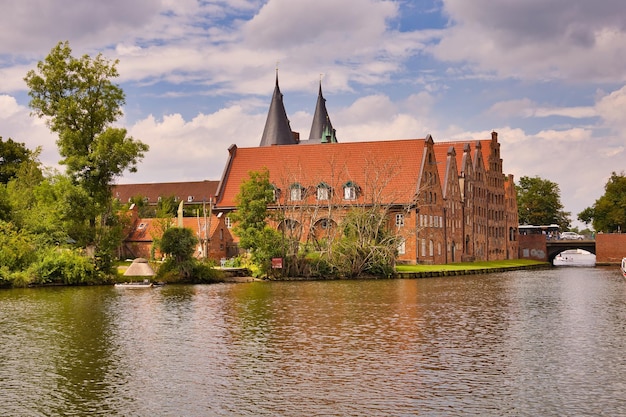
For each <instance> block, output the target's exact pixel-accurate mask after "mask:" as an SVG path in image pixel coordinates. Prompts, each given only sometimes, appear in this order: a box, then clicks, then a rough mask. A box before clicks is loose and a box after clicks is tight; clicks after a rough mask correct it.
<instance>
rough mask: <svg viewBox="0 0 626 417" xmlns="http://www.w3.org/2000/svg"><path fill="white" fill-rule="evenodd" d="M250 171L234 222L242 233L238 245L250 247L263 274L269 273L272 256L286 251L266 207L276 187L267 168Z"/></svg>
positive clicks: (236, 231)
mask: <svg viewBox="0 0 626 417" xmlns="http://www.w3.org/2000/svg"><path fill="white" fill-rule="evenodd" d="M248 175H249V179H248V180H246V181H244V182H242V183H241V186H240V189H239V194H237V197H236V203H237V211H236V212H234V213H233V214H231V218H232V219H233V221H234V222H235V227H234V228H233V231H234V232H235V234H236V235H237V236H239V245H240V246H241V247H242V248H243V249H248V250H250V254H251V256H252V261H253V262H254V263H255V265H256V266H257V267H258V268H259V270H260V272H261V274H268V273H269V271H270V268H271V260H272V258H274V257H279V256H283V255H284V240H283V237H282V235H281V234H280V232H279V231H278V230H276V229H275V228H273V227H271V226H270V225H269V222H270V220H272V219H274V220H276V218H273V216H272V212H271V211H270V210H268V207H267V205H268V203H269V202H272V201H274V187H273V186H272V184H271V183H270V180H269V178H270V175H269V171H268V170H267V169H264V170H262V171H260V172H259V171H251V172H249V173H248Z"/></svg>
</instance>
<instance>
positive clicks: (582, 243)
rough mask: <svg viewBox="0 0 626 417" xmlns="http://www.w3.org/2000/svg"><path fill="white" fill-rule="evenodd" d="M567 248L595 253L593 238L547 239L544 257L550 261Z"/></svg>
mask: <svg viewBox="0 0 626 417" xmlns="http://www.w3.org/2000/svg"><path fill="white" fill-rule="evenodd" d="M568 249H584V250H586V251H588V252H591V253H593V254H594V255H595V254H596V241H595V240H547V241H546V258H547V259H548V262H550V263H552V261H553V260H554V258H555V257H556V255H558V254H559V253H561V252H563V251H566V250H568Z"/></svg>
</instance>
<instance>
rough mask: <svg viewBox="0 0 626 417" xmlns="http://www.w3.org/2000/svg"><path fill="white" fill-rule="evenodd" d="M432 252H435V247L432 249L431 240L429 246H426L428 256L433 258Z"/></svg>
mask: <svg viewBox="0 0 626 417" xmlns="http://www.w3.org/2000/svg"><path fill="white" fill-rule="evenodd" d="M434 250H435V247H434V244H433V241H432V240H431V241H430V244H429V245H428V254H429V255H430V256H433V255H434V254H435V253H434Z"/></svg>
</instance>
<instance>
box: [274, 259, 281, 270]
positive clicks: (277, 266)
mask: <svg viewBox="0 0 626 417" xmlns="http://www.w3.org/2000/svg"><path fill="white" fill-rule="evenodd" d="M282 268H283V258H272V269H282Z"/></svg>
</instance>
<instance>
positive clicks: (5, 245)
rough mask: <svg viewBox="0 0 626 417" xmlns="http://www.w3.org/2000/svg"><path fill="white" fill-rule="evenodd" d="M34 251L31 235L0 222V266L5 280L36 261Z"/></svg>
mask: <svg viewBox="0 0 626 417" xmlns="http://www.w3.org/2000/svg"><path fill="white" fill-rule="evenodd" d="M36 249H37V247H36V245H35V239H34V236H33V235H32V234H30V233H27V232H25V231H20V230H18V229H17V228H16V227H15V226H14V225H13V224H12V223H8V222H5V221H0V266H2V267H3V268H4V269H5V272H4V274H3V276H4V277H5V279H8V277H9V276H10V274H11V273H13V272H17V271H21V270H26V269H27V268H28V267H29V266H30V264H31V263H32V262H34V261H35V259H36V252H35V251H36Z"/></svg>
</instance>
